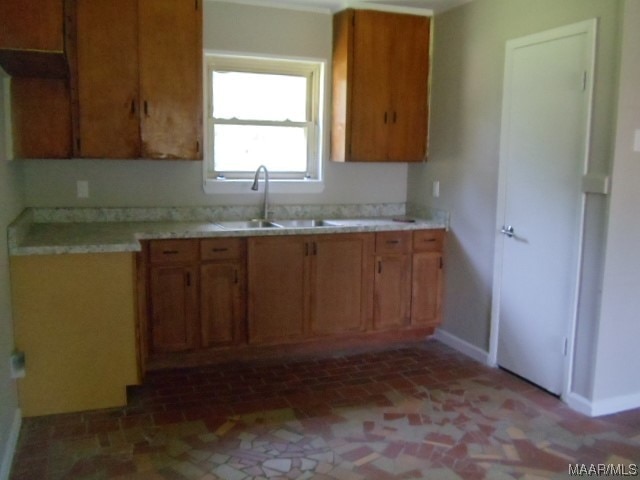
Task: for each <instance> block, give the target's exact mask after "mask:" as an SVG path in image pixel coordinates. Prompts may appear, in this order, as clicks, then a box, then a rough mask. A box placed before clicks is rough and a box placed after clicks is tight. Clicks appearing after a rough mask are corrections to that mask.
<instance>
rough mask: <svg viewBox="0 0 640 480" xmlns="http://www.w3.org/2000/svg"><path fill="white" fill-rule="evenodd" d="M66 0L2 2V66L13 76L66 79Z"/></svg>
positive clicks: (0, 10)
mask: <svg viewBox="0 0 640 480" xmlns="http://www.w3.org/2000/svg"><path fill="white" fill-rule="evenodd" d="M64 11H65V1H64V0H30V1H25V0H2V1H1V2H0V65H1V66H2V68H3V69H4V70H5V71H6V72H7V73H8V74H9V75H11V76H20V77H44V78H64V77H66V76H67V64H66V59H65V56H64V43H65V42H64Z"/></svg>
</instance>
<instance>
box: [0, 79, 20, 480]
mask: <svg viewBox="0 0 640 480" xmlns="http://www.w3.org/2000/svg"><path fill="white" fill-rule="evenodd" d="M5 78H6V76H5V75H4V72H3V71H2V70H1V69H0V230H2V232H5V233H4V234H3V235H0V479H1V478H2V475H3V474H6V473H7V472H8V470H7V469H8V468H9V465H8V463H5V462H7V460H10V458H8V457H7V456H6V455H7V453H8V450H10V449H11V448H12V444H11V440H12V439H11V438H10V435H11V433H13V432H12V427H14V423H13V422H14V419H15V416H16V411H17V408H18V398H17V390H16V384H15V381H14V380H12V379H11V376H10V373H9V355H11V352H12V351H13V321H12V318H11V298H10V297H11V295H10V293H11V292H10V284H9V259H8V255H7V235H6V230H7V225H8V224H9V223H11V221H12V220H13V219H14V218H15V217H16V216H17V215H18V214H19V213H20V210H22V208H23V201H22V179H21V174H20V165H19V164H18V162H15V161H13V162H11V161H8V160H7V157H6V149H5V138H6V137H5V132H6V128H7V127H6V125H5V121H4V118H5V113H6V112H5V109H4V95H3V92H2V88H1V87H2V83H3V81H4V80H5Z"/></svg>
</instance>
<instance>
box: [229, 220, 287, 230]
mask: <svg viewBox="0 0 640 480" xmlns="http://www.w3.org/2000/svg"><path fill="white" fill-rule="evenodd" d="M217 223H218V225H220V226H221V227H222V228H225V229H227V230H249V229H254V228H282V227H280V225H277V224H275V223H273V222H270V221H269V220H240V221H232V222H217Z"/></svg>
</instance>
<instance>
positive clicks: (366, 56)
mask: <svg viewBox="0 0 640 480" xmlns="http://www.w3.org/2000/svg"><path fill="white" fill-rule="evenodd" d="M355 17H356V18H355V25H354V27H353V28H354V32H353V36H354V41H353V73H352V75H353V76H352V78H351V81H352V82H353V90H352V99H351V105H352V107H351V112H350V113H351V145H350V149H351V155H352V158H353V159H354V160H364V161H371V162H375V161H378V162H385V161H388V154H387V152H388V142H389V128H388V125H389V122H390V121H391V118H390V117H389V115H390V109H391V81H392V78H391V75H390V72H389V70H388V69H387V68H386V65H388V64H389V62H390V61H391V55H392V51H391V47H392V38H393V34H394V32H393V30H392V28H393V24H392V23H391V22H388V21H387V20H386V19H387V14H386V13H384V12H375V11H366V10H363V11H358V12H356V14H355ZM382 65H384V66H385V68H381V66H382Z"/></svg>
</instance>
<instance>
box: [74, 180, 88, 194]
mask: <svg viewBox="0 0 640 480" xmlns="http://www.w3.org/2000/svg"><path fill="white" fill-rule="evenodd" d="M76 189H77V195H78V198H89V181H88V180H78V182H77V184H76Z"/></svg>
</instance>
